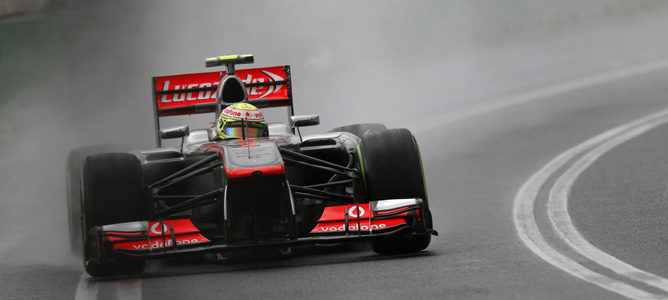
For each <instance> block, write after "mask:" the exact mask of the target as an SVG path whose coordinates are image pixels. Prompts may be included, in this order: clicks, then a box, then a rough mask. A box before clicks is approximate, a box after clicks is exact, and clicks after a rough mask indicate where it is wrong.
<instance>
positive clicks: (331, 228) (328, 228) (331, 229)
mask: <svg viewBox="0 0 668 300" xmlns="http://www.w3.org/2000/svg"><path fill="white" fill-rule="evenodd" d="M359 228H361V230H369V225H365V224H361V225H360V226H359ZM383 228H387V225H386V224H371V230H374V229H383ZM320 230H321V231H322V232H338V231H345V230H346V226H345V225H340V226H323V227H320ZM348 231H358V229H357V224H350V225H349V226H348Z"/></svg>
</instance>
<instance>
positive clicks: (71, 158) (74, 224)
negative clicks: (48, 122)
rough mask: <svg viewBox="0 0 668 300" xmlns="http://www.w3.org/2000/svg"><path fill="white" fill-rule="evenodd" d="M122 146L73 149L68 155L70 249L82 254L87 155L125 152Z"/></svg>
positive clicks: (74, 252)
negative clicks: (84, 168) (83, 196)
mask: <svg viewBox="0 0 668 300" xmlns="http://www.w3.org/2000/svg"><path fill="white" fill-rule="evenodd" d="M127 150H128V149H127V148H126V147H122V146H114V145H97V146H86V147H80V148H76V149H73V150H72V151H70V153H69V155H68V156H67V169H66V171H67V174H66V175H67V176H66V180H67V215H68V225H69V233H70V235H69V236H70V250H71V252H72V253H73V254H75V255H77V256H79V255H81V248H82V247H83V242H82V241H83V237H82V236H81V169H82V167H83V164H84V162H85V159H86V157H88V156H89V155H93V154H99V153H105V152H124V151H127Z"/></svg>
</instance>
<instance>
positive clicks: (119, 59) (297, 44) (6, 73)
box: [0, 0, 665, 264]
mask: <svg viewBox="0 0 668 300" xmlns="http://www.w3.org/2000/svg"><path fill="white" fill-rule="evenodd" d="M659 5H665V4H661V3H660V1H633V2H628V1H622V0H618V1H612V0H610V1H596V2H584V3H583V2H582V1H575V0H573V1H560V2H559V3H558V4H557V3H555V2H553V1H548V0H544V1H530V0H506V1H496V2H488V1H420V2H412V1H410V2H409V1H366V2H359V1H345V2H339V1H336V2H333V1H332V2H324V1H322V2H321V1H280V2H262V1H238V2H236V1H235V2H229V3H227V2H225V3H221V2H218V1H187V2H185V1H141V2H140V1H109V2H99V4H98V5H95V6H92V7H86V8H85V9H71V10H58V11H54V12H45V13H42V14H38V15H34V16H28V17H25V18H19V19H12V20H6V21H1V22H0V70H1V72H0V141H1V142H0V167H1V170H0V191H2V192H1V193H0V237H2V244H3V245H1V246H0V260H2V261H3V262H14V263H24V262H31V263H45V264H54V263H56V264H58V263H64V264H71V263H73V262H76V260H75V258H73V257H72V256H71V255H70V253H69V244H68V241H67V240H68V238H67V234H68V233H67V210H66V186H65V180H66V178H65V160H66V157H67V154H68V152H69V151H70V150H71V149H72V148H76V147H80V146H85V145H94V144H122V145H129V146H132V147H134V148H148V147H152V146H154V128H153V120H152V118H153V112H152V109H153V108H152V102H151V100H152V99H151V77H152V76H159V75H170V74H180V73H192V72H203V71H211V70H210V69H205V68H204V58H205V57H209V56H215V55H224V54H237V53H252V54H254V55H255V65H254V66H255V67H259V66H273V65H284V64H287V65H291V67H292V77H293V93H294V101H295V112H296V113H297V114H320V116H321V126H319V127H317V128H309V129H308V130H306V133H316V132H323V131H326V130H328V129H330V128H332V127H336V126H342V125H347V124H353V123H363V122H381V123H385V124H387V125H388V127H407V128H409V129H416V128H419V127H420V124H419V121H420V120H423V119H436V120H438V118H440V116H442V115H444V114H447V113H449V112H452V111H456V110H458V109H461V108H464V107H467V106H470V105H474V104H476V103H480V102H482V101H486V100H488V99H489V98H490V97H497V96H498V95H507V94H512V93H513V92H515V91H518V90H522V89H526V88H530V87H535V86H541V85H543V84H545V83H547V82H553V81H559V80H564V79H567V78H570V77H572V76H575V75H585V74H587V73H588V72H593V71H597V70H606V69H609V68H613V67H615V65H628V64H632V63H634V61H630V60H631V59H638V60H640V59H641V58H642V57H640V56H635V57H634V58H629V61H625V60H624V59H614V60H611V59H609V58H610V57H623V56H620V55H619V54H620V53H623V52H624V51H633V50H634V49H633V48H632V47H627V48H624V45H617V46H618V47H616V49H615V50H609V47H610V46H611V45H610V44H609V43H608V44H606V43H605V41H606V40H608V39H611V37H612V36H613V33H611V32H601V34H589V35H587V34H586V33H583V35H582V36H580V37H578V36H576V37H575V39H576V40H577V39H578V38H579V39H581V41H583V42H582V43H580V44H579V45H578V46H579V47H572V46H573V45H572V44H563V43H561V42H560V41H564V35H562V34H561V33H562V32H571V31H569V30H571V29H572V28H573V27H577V26H589V27H593V28H594V29H593V32H595V33H596V32H597V31H596V29H595V27H596V25H595V24H596V23H597V22H600V21H601V20H603V19H612V20H613V21H614V20H616V19H623V18H626V17H628V16H630V15H632V14H634V13H637V12H639V11H645V10H651V9H652V8H653V7H656V6H659ZM647 26H650V25H647ZM627 42H628V41H627ZM550 43H552V44H554V45H552V44H550ZM537 44H540V45H543V46H541V47H543V48H540V49H545V48H550V49H553V51H549V52H545V51H536V49H537V48H536V47H535V45H537ZM628 44H631V43H630V42H629V43H628ZM550 45H552V46H550ZM613 48H615V47H614V46H613ZM605 49H607V50H605ZM660 50H662V49H656V50H654V51H656V53H660ZM608 51H617V52H614V53H611V52H608ZM596 52H600V53H601V54H600V55H599V60H596V59H593V60H592V59H590V57H591V55H584V54H590V53H596ZM490 53H491V54H490ZM579 54H583V55H579ZM646 55H647V56H651V55H653V52H652V51H651V50H650V51H648V52H647V54H646ZM579 57H589V59H587V61H586V62H585V61H582V60H580V59H579ZM527 59H531V61H532V64H526V63H524V62H525V61H526V60H527ZM583 64H586V66H587V67H586V68H584V67H583ZM546 66H547V67H548V69H552V70H557V71H555V72H552V73H550V74H546V75H545V76H542V77H540V78H536V77H534V76H532V75H531V74H533V73H534V72H535V71H536V70H540V69H541V68H545V67H546ZM556 66H559V68H557V67H556ZM508 78H514V80H512V81H511V80H509V79H508ZM517 78H524V79H525V80H517ZM480 86H484V88H480ZM267 115H268V116H269V119H270V121H285V113H284V112H283V111H280V112H274V111H271V112H269V113H268V114H267ZM210 121H213V116H212V115H210V116H194V117H191V118H172V119H171V120H169V119H164V120H163V126H165V127H167V126H172V125H174V126H175V125H181V123H183V122H188V123H191V128H198V127H200V128H201V127H206V126H208V122H210ZM419 138H424V137H423V136H419ZM427 155H430V154H429V153H427Z"/></svg>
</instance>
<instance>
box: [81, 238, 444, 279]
mask: <svg viewBox="0 0 668 300" xmlns="http://www.w3.org/2000/svg"><path fill="white" fill-rule="evenodd" d="M293 252H294V253H293V255H291V256H289V257H286V258H281V259H272V260H267V259H261V258H250V259H221V260H217V261H213V260H211V259H205V258H204V257H203V256H202V255H197V256H191V257H177V258H169V259H160V260H155V261H150V262H149V264H148V265H147V270H146V271H145V272H144V273H142V274H139V275H135V276H123V277H119V276H114V277H102V278H90V279H89V281H92V282H107V281H116V280H131V279H152V278H168V277H180V276H192V275H203V274H216V273H233V272H244V271H255V270H266V269H284V268H285V269H289V268H300V267H309V266H325V265H337V264H354V263H360V262H372V261H393V260H401V259H415V258H419V257H433V256H438V255H440V254H439V253H437V252H432V251H428V250H426V251H420V252H415V253H407V254H397V255H378V254H376V253H375V252H373V251H372V250H371V247H370V245H368V243H345V244H333V245H318V246H309V247H299V248H295V249H294V251H293Z"/></svg>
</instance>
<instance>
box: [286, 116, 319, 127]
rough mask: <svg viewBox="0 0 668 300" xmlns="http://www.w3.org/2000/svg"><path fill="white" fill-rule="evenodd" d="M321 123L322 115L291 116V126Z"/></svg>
mask: <svg viewBox="0 0 668 300" xmlns="http://www.w3.org/2000/svg"><path fill="white" fill-rule="evenodd" d="M318 124H320V115H298V116H290V127H304V126H314V125H318Z"/></svg>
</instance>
